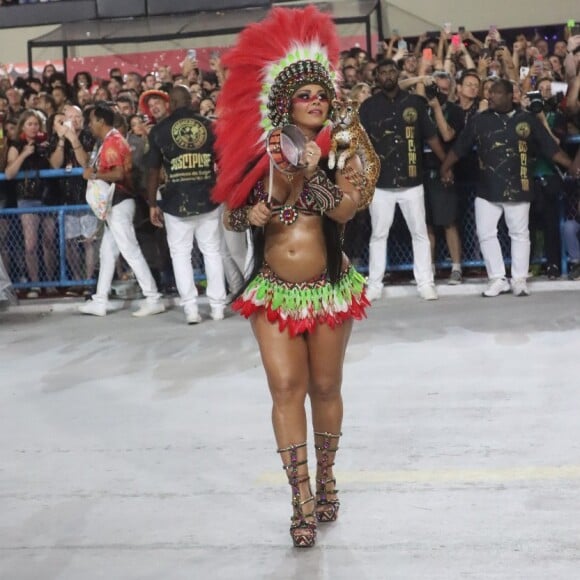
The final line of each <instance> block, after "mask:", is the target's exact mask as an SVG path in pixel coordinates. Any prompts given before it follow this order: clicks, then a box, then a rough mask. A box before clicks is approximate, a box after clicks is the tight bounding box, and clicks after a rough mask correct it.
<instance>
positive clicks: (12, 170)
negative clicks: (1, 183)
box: [4, 143, 34, 179]
mask: <svg viewBox="0 0 580 580" xmlns="http://www.w3.org/2000/svg"><path fill="white" fill-rule="evenodd" d="M33 153H34V144H32V143H28V144H26V145H25V146H24V149H22V151H21V152H20V153H18V149H16V147H14V146H11V147H10V149H8V163H7V165H6V170H5V171H4V173H5V174H6V179H14V178H15V177H16V174H17V173H18V172H19V171H20V168H21V167H22V164H23V163H24V160H25V159H26V158H27V157H30V155H32V154H33Z"/></svg>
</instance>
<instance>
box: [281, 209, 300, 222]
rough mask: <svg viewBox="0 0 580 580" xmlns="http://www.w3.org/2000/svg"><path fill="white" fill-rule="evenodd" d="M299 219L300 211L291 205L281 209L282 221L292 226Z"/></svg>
mask: <svg viewBox="0 0 580 580" xmlns="http://www.w3.org/2000/svg"><path fill="white" fill-rule="evenodd" d="M297 219H298V212H297V211H296V210H295V209H294V207H293V206H291V205H285V206H284V207H283V208H282V209H281V210H280V221H281V222H282V223H283V224H285V225H287V226H291V225H292V224H293V223H294V222H295V221H296V220H297Z"/></svg>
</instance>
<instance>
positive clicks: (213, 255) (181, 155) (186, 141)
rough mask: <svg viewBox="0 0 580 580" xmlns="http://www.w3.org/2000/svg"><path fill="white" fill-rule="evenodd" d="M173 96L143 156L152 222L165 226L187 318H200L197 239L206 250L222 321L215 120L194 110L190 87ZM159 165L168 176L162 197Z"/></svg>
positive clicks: (211, 293) (214, 313) (213, 303)
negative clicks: (194, 254)
mask: <svg viewBox="0 0 580 580" xmlns="http://www.w3.org/2000/svg"><path fill="white" fill-rule="evenodd" d="M169 98H170V108H171V111H172V112H171V114H170V115H169V116H168V117H167V118H165V119H163V120H162V121H161V122H160V123H157V124H156V125H155V126H154V127H153V128H152V129H151V132H150V133H149V141H148V144H149V151H148V152H147V154H146V156H145V165H146V167H148V175H147V194H148V201H149V207H150V210H149V211H150V217H151V222H152V223H153V225H155V226H157V227H160V228H161V227H164V226H165V230H166V232H167V242H168V244H169V250H170V253H171V261H172V263H173V271H174V273H175V282H176V285H177V291H178V292H179V297H180V299H181V305H182V306H183V308H184V310H185V319H186V322H187V323H188V324H197V323H198V322H201V316H200V314H199V310H198V305H197V289H196V286H195V281H194V275H193V266H192V264H191V252H192V249H193V240H194V238H195V240H196V241H197V245H198V247H199V249H200V251H201V253H202V254H203V260H204V265H205V273H206V278H207V291H206V294H207V297H208V300H209V304H210V314H211V317H212V319H213V320H222V319H223V317H224V308H225V301H226V288H225V278H224V268H223V262H222V257H221V254H220V244H221V235H220V219H219V216H220V213H219V206H218V205H216V204H214V203H213V202H212V201H211V200H210V192H211V190H212V188H213V186H214V183H215V168H214V163H215V156H214V151H213V144H214V135H213V131H212V124H211V121H210V120H209V119H206V118H204V117H201V116H199V115H197V114H195V113H194V111H193V110H192V108H191V95H190V94H189V90H188V89H187V88H186V87H184V86H182V85H177V86H175V87H174V88H173V89H172V90H171V93H170V96H169ZM150 102H151V101H150ZM161 168H163V169H164V170H165V173H166V175H167V181H166V184H165V188H164V191H163V198H162V200H160V201H159V202H158V201H157V189H158V187H159V182H160V174H161Z"/></svg>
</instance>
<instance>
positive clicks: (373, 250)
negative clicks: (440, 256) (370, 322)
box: [368, 185, 433, 288]
mask: <svg viewBox="0 0 580 580" xmlns="http://www.w3.org/2000/svg"><path fill="white" fill-rule="evenodd" d="M424 197H425V194H424V190H423V186H422V185H417V186H415V187H409V188H407V189H379V188H377V189H376V190H375V196H374V198H373V201H372V203H371V205H370V207H369V211H370V214H371V226H372V233H371V241H370V246H369V279H368V285H369V288H382V287H383V275H384V273H385V267H386V265H387V239H388V237H389V230H390V229H391V226H392V225H393V219H394V217H395V209H396V205H397V204H399V207H400V208H401V212H402V213H403V217H404V218H405V221H406V222H407V227H408V228H409V232H410V233H411V239H412V242H413V274H414V276H415V281H416V282H417V287H418V288H421V286H426V285H429V284H433V270H432V269H431V247H430V245H429V236H428V235H427V224H426V222H425V201H424Z"/></svg>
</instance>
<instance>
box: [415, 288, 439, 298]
mask: <svg viewBox="0 0 580 580" xmlns="http://www.w3.org/2000/svg"><path fill="white" fill-rule="evenodd" d="M419 296H421V298H423V300H438V299H439V295H438V294H437V290H436V289H435V286H434V285H433V284H426V285H425V286H421V288H419Z"/></svg>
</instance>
